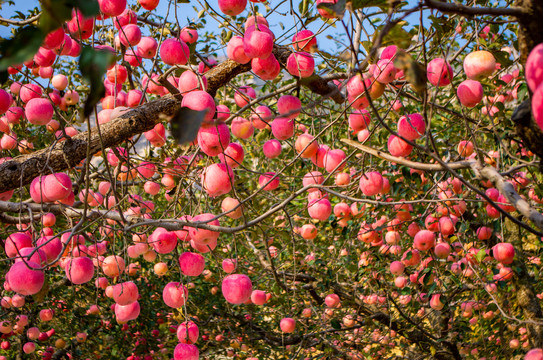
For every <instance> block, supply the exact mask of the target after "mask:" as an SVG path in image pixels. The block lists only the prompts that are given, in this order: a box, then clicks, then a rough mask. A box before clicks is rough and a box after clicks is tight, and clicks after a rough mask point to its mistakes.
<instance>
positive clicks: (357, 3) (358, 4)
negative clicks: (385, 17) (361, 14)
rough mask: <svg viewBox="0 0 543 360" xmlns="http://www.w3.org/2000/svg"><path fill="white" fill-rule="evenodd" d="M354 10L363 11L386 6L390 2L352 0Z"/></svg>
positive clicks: (384, 0) (381, 0) (386, 0)
mask: <svg viewBox="0 0 543 360" xmlns="http://www.w3.org/2000/svg"><path fill="white" fill-rule="evenodd" d="M350 3H351V6H352V9H353V10H356V9H362V8H365V7H370V6H386V5H388V0H352V1H350Z"/></svg>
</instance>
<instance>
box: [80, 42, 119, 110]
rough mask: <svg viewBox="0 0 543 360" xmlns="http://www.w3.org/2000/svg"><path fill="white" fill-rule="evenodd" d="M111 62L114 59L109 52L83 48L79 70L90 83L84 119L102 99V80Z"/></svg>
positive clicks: (103, 90) (103, 88)
mask: <svg viewBox="0 0 543 360" xmlns="http://www.w3.org/2000/svg"><path fill="white" fill-rule="evenodd" d="M112 61H115V57H114V56H113V54H112V53H111V52H109V51H104V50H96V49H93V48H91V47H88V46H85V47H84V48H83V50H82V52H81V56H80V57H79V70H80V71H81V75H82V76H83V78H84V79H85V80H87V81H88V82H89V83H90V91H89V95H88V96H87V100H86V101H85V107H84V109H83V115H84V116H85V117H88V116H89V115H90V114H91V113H92V111H93V109H94V106H95V105H96V104H98V101H100V99H101V98H102V97H104V94H105V91H106V89H105V87H104V82H103V81H102V78H103V76H104V74H105V73H106V70H107V67H108V65H109V64H111V62H112Z"/></svg>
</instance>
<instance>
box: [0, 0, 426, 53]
mask: <svg viewBox="0 0 543 360" xmlns="http://www.w3.org/2000/svg"><path fill="white" fill-rule="evenodd" d="M15 2H16V5H11V6H8V5H7V4H4V5H3V6H2V11H1V12H2V17H6V18H9V17H10V16H12V15H13V14H14V11H16V10H18V11H21V12H23V13H26V12H27V11H28V10H29V9H32V8H34V7H37V6H39V1H38V0H16V1H15ZM298 2H299V1H293V4H294V6H295V7H296V9H297V8H298ZM135 3H136V0H128V4H129V5H130V4H135ZM169 3H171V5H170V6H174V5H175V4H176V1H175V0H161V1H160V4H159V6H158V8H157V9H156V10H155V11H156V12H157V13H159V14H163V15H165V14H166V13H167V10H168V5H169ZM201 3H203V1H202V2H201ZM409 3H410V5H415V4H416V1H415V0H410V1H409ZM209 4H210V5H211V6H212V7H213V8H214V9H216V10H218V9H219V7H218V5H217V0H209ZM257 5H258V7H259V12H261V13H266V9H265V7H264V5H263V4H257ZM270 5H271V6H274V2H271V3H270ZM194 6H196V7H197V8H199V9H200V8H201V6H200V2H198V1H194V0H191V3H190V4H185V3H180V4H177V7H178V15H179V21H180V22H183V21H186V19H187V18H189V19H194V20H195V19H197V12H196V11H195V10H194V9H193V7H194ZM170 9H171V8H170ZM248 9H250V7H249V5H248V6H247V10H245V12H244V13H242V15H244V14H245V15H246V14H248ZM289 9H290V2H289V1H286V2H284V3H283V4H282V5H281V6H279V7H278V8H277V9H276V13H274V14H272V15H270V16H269V17H268V21H269V23H270V28H271V30H272V31H274V33H275V34H276V35H278V34H283V33H284V32H285V30H283V29H282V28H281V25H280V23H282V24H283V25H284V27H285V29H289V28H290V27H292V26H293V25H294V24H295V21H296V18H295V17H294V16H292V15H290V14H289ZM281 14H286V15H281ZM169 19H170V20H174V17H173V11H172V10H170V15H169ZM206 19H207V24H206V30H207V31H209V32H215V33H220V31H221V30H222V29H219V27H218V25H219V23H218V22H217V21H216V20H215V19H213V18H211V17H210V16H207V18H206ZM410 20H411V21H413V22H414V23H415V24H417V23H418V15H417V14H415V15H414V16H412V17H411V19H410ZM323 27H326V24H325V23H324V22H323V21H322V20H320V19H318V20H316V21H314V22H312V23H310V24H309V25H308V28H309V29H310V30H312V31H313V32H317V31H322V30H323ZM368 32H369V33H370V34H371V33H372V32H373V31H372V30H371V29H368ZM293 33H294V32H293V31H290V32H289V34H290V36H289V37H288V39H287V41H290V39H291V37H292V34H293ZM341 34H345V31H344V29H343V27H342V25H341V24H339V23H338V24H337V28H333V27H327V28H326V30H325V31H324V32H322V34H321V35H319V37H318V39H319V48H320V49H321V50H324V51H329V52H334V51H335V50H336V43H335V41H334V40H332V39H343V40H346V38H345V37H343V38H341V37H340V35H341ZM0 36H1V37H9V36H10V29H9V28H8V27H5V26H0ZM287 41H285V39H284V38H282V39H279V43H286V42H287Z"/></svg>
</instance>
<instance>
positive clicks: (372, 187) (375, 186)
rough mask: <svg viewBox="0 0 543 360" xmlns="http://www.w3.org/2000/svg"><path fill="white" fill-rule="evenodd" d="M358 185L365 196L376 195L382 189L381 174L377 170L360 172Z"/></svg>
mask: <svg viewBox="0 0 543 360" xmlns="http://www.w3.org/2000/svg"><path fill="white" fill-rule="evenodd" d="M359 187H360V190H362V193H364V195H366V196H373V195H377V194H379V193H380V192H381V191H382V190H383V176H382V175H381V174H380V173H379V172H377V171H371V172H369V173H366V174H362V176H361V177H360V184H359Z"/></svg>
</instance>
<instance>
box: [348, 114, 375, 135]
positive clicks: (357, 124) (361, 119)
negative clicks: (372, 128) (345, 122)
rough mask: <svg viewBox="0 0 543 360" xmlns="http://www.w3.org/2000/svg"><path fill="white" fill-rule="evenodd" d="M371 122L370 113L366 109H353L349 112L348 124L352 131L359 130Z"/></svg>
mask: <svg viewBox="0 0 543 360" xmlns="http://www.w3.org/2000/svg"><path fill="white" fill-rule="evenodd" d="M370 122H371V117H370V113H369V111H367V110H364V109H363V110H355V111H353V112H352V113H351V114H349V126H350V127H351V129H353V131H361V130H364V129H366V128H367V127H368V125H369V124H370Z"/></svg>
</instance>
